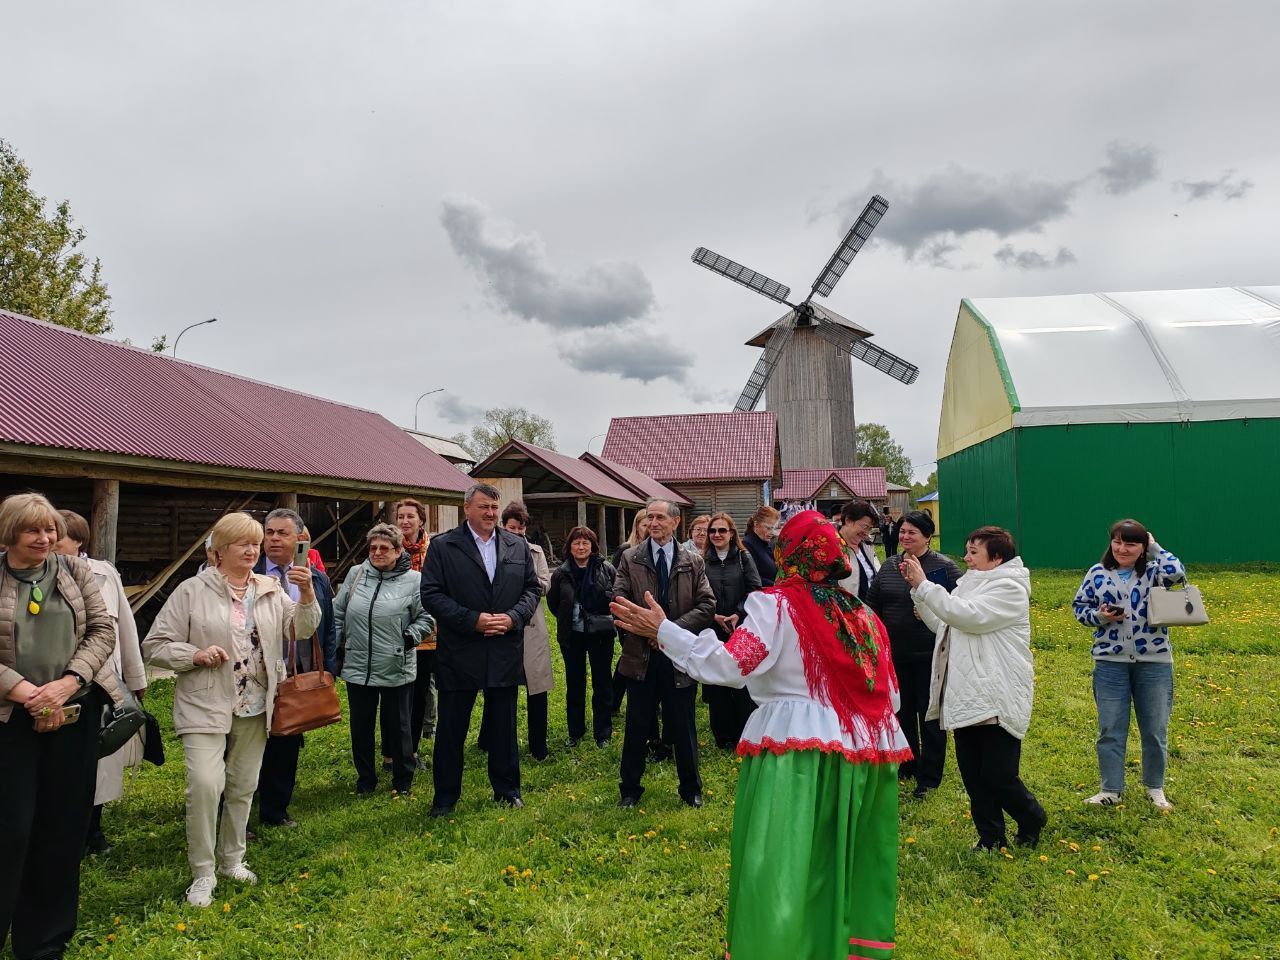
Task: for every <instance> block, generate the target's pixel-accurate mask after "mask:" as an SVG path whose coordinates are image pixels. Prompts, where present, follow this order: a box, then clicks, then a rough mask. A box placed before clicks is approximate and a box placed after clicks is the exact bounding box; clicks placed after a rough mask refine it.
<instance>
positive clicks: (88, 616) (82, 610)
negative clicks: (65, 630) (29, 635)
mask: <svg viewBox="0 0 1280 960" xmlns="http://www.w3.org/2000/svg"><path fill="white" fill-rule="evenodd" d="M58 592H59V593H60V594H62V596H63V597H64V598H66V601H67V603H69V604H71V609H72V611H73V612H74V613H75V621H76V650H75V653H74V654H73V655H72V657H71V660H70V661H69V662H68V663H67V669H68V670H70V671H71V672H72V673H74V674H75V675H76V676H78V677H79V678H80V679H82V680H84V681H85V682H86V683H87V682H88V681H90V680H92V681H94V682H96V683H97V684H98V686H100V687H102V689H103V690H105V691H106V692H107V693H108V694H110V696H111V699H112V700H114V701H116V702H119V701H120V699H121V694H120V685H119V684H118V683H116V680H115V676H114V674H115V670H114V668H113V667H112V665H111V651H112V650H114V649H115V645H116V632H115V625H114V624H113V623H112V622H111V616H110V614H108V613H107V607H106V604H105V603H104V602H103V600H102V592H101V591H100V590H99V589H98V583H97V581H96V580H95V579H94V576H93V570H92V568H91V567H90V566H89V563H88V561H86V560H81V559H80V558H79V557H60V558H58ZM17 602H18V584H17V582H16V581H15V580H14V579H13V577H11V576H9V575H8V574H7V572H6V571H5V568H4V566H3V564H0V723H8V722H9V717H10V715H11V714H12V713H13V708H14V707H15V706H16V704H15V703H14V702H13V701H12V700H9V699H7V698H8V695H9V691H10V690H12V689H13V688H14V687H16V686H17V685H18V683H19V682H20V681H22V680H24V679H26V678H25V677H23V676H22V675H21V674H20V673H18V671H17V670H15V669H14V668H13V667H14V664H15V663H17V659H18V651H17V647H16V645H15V643H14V639H13V614H14V606H15V605H16V604H17Z"/></svg>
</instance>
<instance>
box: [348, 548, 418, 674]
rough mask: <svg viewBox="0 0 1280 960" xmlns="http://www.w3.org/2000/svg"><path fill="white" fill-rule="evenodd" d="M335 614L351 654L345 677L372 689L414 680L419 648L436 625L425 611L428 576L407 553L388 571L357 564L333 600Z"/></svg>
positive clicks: (366, 563) (366, 564) (367, 563)
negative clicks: (425, 578) (412, 564)
mask: <svg viewBox="0 0 1280 960" xmlns="http://www.w3.org/2000/svg"><path fill="white" fill-rule="evenodd" d="M333 616H334V622H335V625H336V627H337V632H338V645H339V647H340V648H341V649H342V650H344V651H345V654H346V656H345V659H344V661H343V665H342V674H341V676H342V679H343V680H346V681H347V682H348V683H359V684H362V685H364V686H371V687H401V686H404V685H405V684H406V683H413V680H414V677H415V676H416V675H417V670H418V658H417V655H416V654H415V652H414V649H413V648H414V646H416V645H417V644H418V643H421V642H422V641H423V640H425V639H426V638H427V637H428V636H430V635H431V632H432V631H433V630H435V626H436V625H435V620H434V619H433V618H432V616H431V614H429V613H427V611H426V610H425V609H423V606H422V576H421V574H419V573H418V572H417V571H416V570H414V569H412V568H411V567H410V565H409V562H408V555H407V554H403V553H402V554H401V555H400V561H399V562H398V563H397V564H396V567H395V569H393V570H391V571H390V572H388V573H383V572H382V571H381V570H378V569H377V568H376V567H374V566H373V565H372V564H371V563H369V561H367V560H366V561H365V562H364V563H362V564H360V565H359V566H358V567H352V568H351V571H350V572H349V573H348V574H347V576H346V579H345V580H343V581H342V588H341V589H340V590H339V591H338V596H337V597H336V598H335V599H334V601H333ZM406 634H408V637H407V638H406Z"/></svg>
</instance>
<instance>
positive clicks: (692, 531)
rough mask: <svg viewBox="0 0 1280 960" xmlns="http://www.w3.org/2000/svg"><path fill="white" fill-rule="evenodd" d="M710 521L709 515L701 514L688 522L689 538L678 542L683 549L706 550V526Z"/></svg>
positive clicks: (704, 551) (698, 551) (696, 551)
mask: <svg viewBox="0 0 1280 960" xmlns="http://www.w3.org/2000/svg"><path fill="white" fill-rule="evenodd" d="M710 523H711V517H710V516H708V515H707V514H705V513H704V514H703V515H702V516H700V517H694V518H693V521H692V522H691V523H690V524H689V539H688V540H686V541H685V542H684V543H682V544H680V546H681V547H683V548H684V549H685V550H692V551H693V552H694V553H706V552H707V527H708V525H710Z"/></svg>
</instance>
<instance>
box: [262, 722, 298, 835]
mask: <svg viewBox="0 0 1280 960" xmlns="http://www.w3.org/2000/svg"><path fill="white" fill-rule="evenodd" d="M301 750H302V734H300V733H295V734H291V735H289V736H287V737H276V736H271V737H267V746H266V748H265V749H264V750H263V751H262V768H261V769H260V770H259V771H258V819H260V820H261V821H262V822H263V823H281V822H283V821H284V820H285V818H287V817H288V816H289V801H291V800H292V799H293V788H294V787H295V786H296V785H297V783H298V753H299V752H300V751H301Z"/></svg>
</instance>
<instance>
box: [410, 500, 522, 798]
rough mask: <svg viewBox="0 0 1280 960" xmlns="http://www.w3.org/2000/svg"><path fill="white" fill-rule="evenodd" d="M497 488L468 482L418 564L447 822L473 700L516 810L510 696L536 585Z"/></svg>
mask: <svg viewBox="0 0 1280 960" xmlns="http://www.w3.org/2000/svg"><path fill="white" fill-rule="evenodd" d="M500 496H501V494H500V493H499V492H498V489H497V488H496V487H494V486H491V485H489V484H487V483H476V484H472V486H471V487H470V489H468V490H467V493H466V497H465V499H464V501H463V508H462V509H463V513H464V514H465V516H466V521H465V522H464V523H462V524H461V525H460V526H458V527H456V528H455V529H453V530H450V531H448V532H446V533H442V534H440V535H439V536H436V537H433V538H432V540H431V546H430V548H428V550H427V558H426V561H425V562H424V563H423V565H422V605H423V606H424V607H426V608H427V610H428V612H430V613H431V615H432V616H434V617H435V618H436V628H437V631H438V632H437V634H436V663H435V667H436V689H437V694H438V705H437V719H436V741H435V750H434V752H433V754H432V764H431V778H432V781H433V784H434V787H435V796H434V798H433V799H432V804H431V815H432V816H433V817H442V816H448V815H449V814H451V813H452V812H453V809H454V807H455V806H456V805H457V803H458V798H459V797H460V796H461V795H462V766H463V752H464V750H465V747H466V742H467V730H468V727H469V726H470V724H471V711H472V709H473V708H474V707H475V702H476V694H477V693H478V692H479V691H481V690H483V691H484V720H483V725H484V729H485V730H486V732H487V734H486V737H487V747H488V752H489V783H490V784H491V785H492V786H493V798H494V800H496V801H498V802H499V803H505V804H507V805H508V806H512V807H522V806H524V802H523V801H522V800H521V799H520V751H519V746H518V744H517V743H516V691H517V689H518V684H519V683H520V674H521V671H522V669H523V667H524V628H525V626H526V625H527V624H528V623H529V621H530V620H531V619H532V618H533V617H534V616H536V615H538V599H539V597H541V595H542V588H541V586H540V584H539V583H538V577H537V574H536V573H535V572H534V567H533V558H532V557H531V556H530V554H529V546H528V544H527V543H526V542H525V540H524V538H523V537H518V536H516V535H515V534H513V533H508V532H507V531H506V530H503V529H502V528H500V527H499V526H498V514H499V507H500V503H499V498H500Z"/></svg>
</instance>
